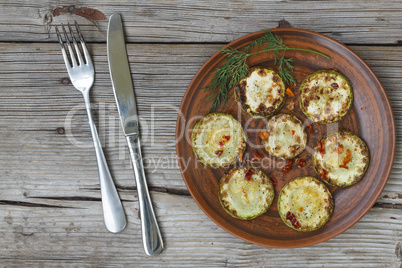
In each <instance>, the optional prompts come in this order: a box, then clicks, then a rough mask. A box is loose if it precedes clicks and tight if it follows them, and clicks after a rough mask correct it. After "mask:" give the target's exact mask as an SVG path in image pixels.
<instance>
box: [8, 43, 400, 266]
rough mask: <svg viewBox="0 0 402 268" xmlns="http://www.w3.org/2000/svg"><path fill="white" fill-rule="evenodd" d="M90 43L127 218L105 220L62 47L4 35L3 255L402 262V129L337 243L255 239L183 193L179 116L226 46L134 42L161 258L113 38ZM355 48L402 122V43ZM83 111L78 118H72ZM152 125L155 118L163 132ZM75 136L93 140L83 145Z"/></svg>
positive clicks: (18, 262)
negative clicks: (387, 165) (114, 64)
mask: <svg viewBox="0 0 402 268" xmlns="http://www.w3.org/2000/svg"><path fill="white" fill-rule="evenodd" d="M89 47H90V50H91V53H92V55H93V60H94V62H95V64H96V74H97V76H96V82H95V85H94V87H93V89H92V93H91V97H92V100H93V104H94V108H95V109H94V111H95V118H96V119H97V121H98V129H99V130H100V131H99V132H100V134H101V137H102V139H103V144H104V145H105V148H104V149H105V152H106V157H107V159H108V163H109V166H110V168H111V171H112V174H113V176H114V179H115V181H116V183H117V185H118V188H119V193H120V196H121V198H122V200H123V203H124V206H125V208H126V212H127V215H128V222H129V225H128V227H127V228H126V229H125V230H124V231H123V232H122V233H120V234H111V233H109V232H107V231H106V229H105V228H104V226H103V221H102V219H103V218H102V211H101V202H100V194H99V183H98V175H97V169H96V164H95V158H94V152H93V151H92V148H91V143H92V141H91V137H90V132H89V128H88V125H87V121H86V120H87V119H86V114H85V112H84V111H83V110H82V109H80V107H79V105H82V99H81V96H80V94H79V92H78V91H76V90H75V89H74V88H73V87H72V86H71V85H65V84H63V83H62V81H63V79H64V78H66V77H67V73H66V70H65V67H64V63H63V61H62V58H61V54H60V51H59V47H58V45H57V44H38V43H33V44H7V43H2V44H0V58H1V59H2V65H1V66H0V80H1V81H2V85H1V90H0V113H1V115H2V116H1V120H0V137H1V138H0V148H2V149H1V150H0V167H1V168H0V177H1V180H0V200H1V201H0V208H1V209H0V219H2V220H1V221H0V237H1V239H0V263H1V264H2V265H4V266H7V267H13V266H14V267H18V266H27V265H33V266H47V267H48V266H49V267H51V266H60V265H61V266H67V267H70V266H71V267H74V266H77V265H78V266H80V267H92V266H127V267H130V266H134V265H135V266H138V267H149V266H161V265H163V266H170V267H180V266H188V265H195V266H205V267H211V266H215V267H219V266H222V267H223V266H249V263H250V262H253V264H256V265H257V266H272V267H275V266H276V267H283V266H288V267H292V266H293V267H300V266H303V265H306V264H308V266H309V267H321V266H323V265H328V264H329V263H330V264H331V266H338V267H343V266H346V265H348V266H355V267H361V266H363V265H364V266H387V267H388V266H391V267H397V266H398V265H400V261H401V252H400V250H401V247H400V242H401V241H402V237H401V235H402V232H401V231H402V230H401V226H402V225H401V221H402V218H401V207H400V204H402V183H401V180H400V174H401V169H402V151H401V149H400V148H401V147H400V145H401V138H402V137H401V135H400V134H399V133H398V136H397V139H398V144H397V146H398V147H397V153H396V159H395V163H394V168H393V170H392V174H391V176H390V179H389V181H388V184H387V186H386V188H385V190H384V192H383V193H382V195H381V197H380V199H379V200H378V203H377V204H376V206H375V207H374V208H373V209H371V210H370V211H369V213H368V214H367V215H366V216H365V217H364V218H363V219H362V220H361V221H359V223H357V224H356V225H355V226H353V227H352V228H351V229H349V230H348V231H346V232H345V233H343V234H341V235H339V236H338V237H336V238H334V239H331V240H330V241H328V242H325V243H321V244H319V245H317V246H314V247H309V248H302V249H291V250H280V249H267V248H263V247H259V246H255V245H252V244H249V243H247V242H244V241H242V240H240V239H237V238H235V237H233V236H231V235H230V234H228V233H226V232H225V231H223V230H221V229H220V228H219V227H217V226H216V225H215V224H214V223H213V222H212V221H211V220H209V219H208V218H207V217H206V216H205V215H204V214H203V213H202V211H201V210H200V209H199V208H198V207H197V205H196V204H195V202H194V201H193V200H192V199H191V197H190V196H189V195H188V193H187V192H186V188H185V185H184V183H183V180H182V178H181V176H180V172H179V170H178V167H177V163H176V157H175V147H174V133H175V121H176V116H177V109H178V107H179V105H180V102H181V99H182V96H183V94H184V92H185V90H186V87H187V85H188V84H189V82H190V80H191V79H192V77H193V76H194V74H195V73H196V71H197V70H198V69H199V68H200V66H201V65H202V64H203V62H204V61H205V60H207V58H208V57H209V55H212V54H213V53H214V52H215V51H216V50H218V49H219V47H220V45H158V44H154V45H152V46H151V47H150V46H149V45H146V44H144V45H142V44H140V45H137V44H133V45H129V46H128V51H129V58H130V63H131V67H132V73H133V78H134V81H135V86H136V93H137V98H138V102H139V113H140V115H141V116H142V118H143V119H144V120H143V129H142V136H143V138H144V140H146V139H148V142H145V143H144V148H143V153H144V156H145V157H146V159H147V160H146V161H149V162H148V163H149V164H148V165H147V166H146V172H147V174H148V180H149V185H150V186H151V187H152V189H153V191H152V197H153V200H154V203H155V210H156V213H157V216H158V220H159V223H160V225H161V230H162V233H163V236H164V239H165V242H166V251H165V252H164V253H163V254H162V255H161V256H159V257H157V258H148V257H145V255H144V253H143V249H142V245H141V242H140V241H141V234H140V227H139V219H138V204H137V202H136V201H137V196H136V192H135V184H134V179H133V173H132V170H131V166H130V162H129V158H128V153H127V148H126V145H125V141H124V139H123V137H122V133H121V130H120V126H119V122H118V118H117V111H116V108H115V106H114V99H113V93H112V91H111V83H110V78H109V73H108V66H107V59H106V57H105V55H106V50H105V48H106V47H105V44H90V45H89ZM352 48H353V49H354V50H356V51H357V52H358V53H359V54H360V55H361V56H362V57H363V58H364V59H366V60H367V61H368V63H369V64H370V65H371V66H372V67H373V69H374V71H375V72H376V73H377V74H378V76H379V77H380V80H381V81H382V82H383V84H384V86H385V88H386V90H387V92H388V94H389V96H390V99H391V102H392V105H393V109H394V113H395V118H396V124H397V127H398V129H399V128H400V127H401V123H402V93H401V92H400V90H399V88H400V87H401V86H402V82H401V81H402V80H401V76H402V67H401V66H402V64H401V63H402V53H401V52H402V48H399V47H397V48H395V47H375V46H364V47H359V46H354V47H352ZM31 51H35V53H31ZM166 104H168V105H166ZM77 105H78V106H77ZM74 109H76V110H74ZM75 111H76V114H75V115H74V116H72V122H71V124H72V126H71V127H70V128H69V127H68V126H67V123H66V118H67V116H68V114H69V113H72V112H75ZM146 124H148V126H152V125H153V126H154V130H153V131H151V130H150V129H151V128H147V127H146ZM58 127H64V128H65V129H66V134H58V132H57V131H56V129H57V128H58ZM152 135H153V136H152ZM73 137H74V138H75V139H76V140H78V141H79V142H81V143H84V145H85V146H81V147H78V146H75V145H74V144H73V143H72V141H73V139H72V138H73ZM152 137H153V138H152ZM82 147H84V148H82ZM85 147H86V148H85ZM158 161H159V162H158ZM164 161H165V162H164ZM146 163H147V162H146ZM168 192H171V193H176V194H169V193H168ZM183 194H184V195H183ZM301 256H302V257H301Z"/></svg>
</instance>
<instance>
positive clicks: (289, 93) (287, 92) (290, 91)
mask: <svg viewBox="0 0 402 268" xmlns="http://www.w3.org/2000/svg"><path fill="white" fill-rule="evenodd" d="M286 95H288V96H289V97H293V96H294V95H295V94H293V91H292V90H291V89H290V88H287V89H286Z"/></svg>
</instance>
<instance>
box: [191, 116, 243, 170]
mask: <svg viewBox="0 0 402 268" xmlns="http://www.w3.org/2000/svg"><path fill="white" fill-rule="evenodd" d="M191 142H192V147H193V151H194V154H195V155H196V156H197V157H198V159H199V160H200V161H201V162H202V163H203V164H204V165H207V166H210V167H213V168H218V167H224V166H229V165H231V164H233V163H234V162H235V161H236V157H237V156H239V155H240V154H243V152H244V150H245V149H246V135H245V133H244V131H243V128H242V126H241V124H240V123H239V122H238V121H237V120H236V119H234V118H233V116H231V115H229V114H224V113H211V114H209V115H207V116H205V117H204V118H202V119H201V120H200V121H198V122H197V124H196V125H195V126H194V129H193V131H192V133H191Z"/></svg>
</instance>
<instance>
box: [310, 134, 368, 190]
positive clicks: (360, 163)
mask: <svg viewBox="0 0 402 268" xmlns="http://www.w3.org/2000/svg"><path fill="white" fill-rule="evenodd" d="M333 137H336V139H335V138H333ZM320 142H322V144H323V146H324V150H325V154H324V155H322V154H321V153H320V152H319V150H318V147H317V148H315V150H314V153H313V159H314V160H313V163H314V167H315V169H316V171H317V172H318V174H319V175H321V177H322V179H323V180H324V181H325V182H327V183H329V184H331V185H335V186H341V187H342V186H350V185H353V184H355V183H357V182H358V181H359V180H360V179H361V178H362V177H363V175H364V173H365V172H366V170H367V167H368V164H369V152H368V149H367V145H366V144H365V143H364V141H362V140H361V139H360V138H359V137H357V136H356V135H354V134H352V133H350V132H346V131H340V132H334V133H329V134H327V135H326V137H324V138H323V139H321V140H320ZM339 147H341V149H338V148H339ZM340 152H341V153H340ZM347 154H351V160H350V161H348V160H347V158H346V157H347ZM345 158H346V159H345ZM345 162H347V163H346V164H345ZM324 170H325V171H324ZM324 172H327V174H326V178H325V177H323V173H324Z"/></svg>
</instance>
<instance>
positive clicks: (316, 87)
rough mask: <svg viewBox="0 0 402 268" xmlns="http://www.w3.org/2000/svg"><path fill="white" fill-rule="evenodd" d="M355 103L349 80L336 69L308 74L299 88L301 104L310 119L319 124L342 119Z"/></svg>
mask: <svg viewBox="0 0 402 268" xmlns="http://www.w3.org/2000/svg"><path fill="white" fill-rule="evenodd" d="M352 103H353V89H352V85H351V84H350V82H349V80H348V79H347V78H346V77H345V76H343V75H342V74H340V73H339V72H337V71H334V70H320V71H317V72H315V73H313V74H310V75H308V76H307V77H306V78H305V79H304V80H303V82H302V83H301V85H300V88H299V105H300V109H301V110H302V112H303V113H304V114H305V115H306V117H307V118H308V119H310V120H311V121H313V122H316V123H318V124H332V123H335V122H338V121H340V120H342V119H343V118H344V117H345V116H346V115H347V113H348V112H349V110H350V108H351V106H352Z"/></svg>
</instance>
